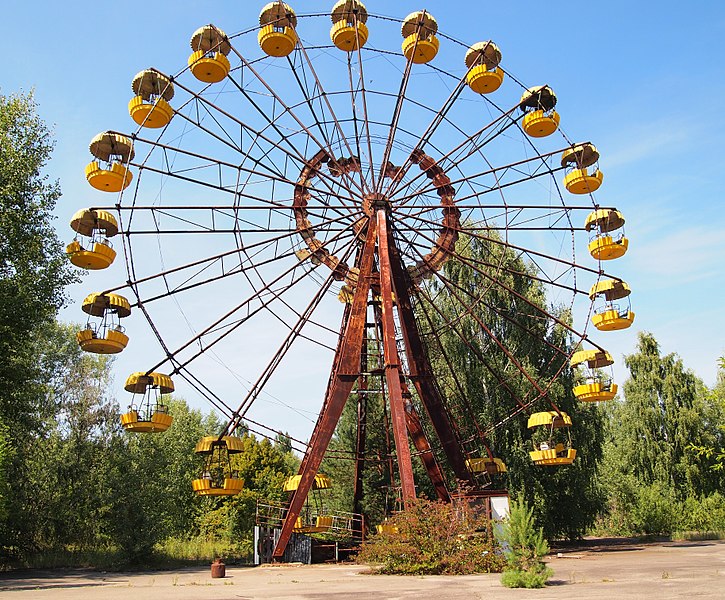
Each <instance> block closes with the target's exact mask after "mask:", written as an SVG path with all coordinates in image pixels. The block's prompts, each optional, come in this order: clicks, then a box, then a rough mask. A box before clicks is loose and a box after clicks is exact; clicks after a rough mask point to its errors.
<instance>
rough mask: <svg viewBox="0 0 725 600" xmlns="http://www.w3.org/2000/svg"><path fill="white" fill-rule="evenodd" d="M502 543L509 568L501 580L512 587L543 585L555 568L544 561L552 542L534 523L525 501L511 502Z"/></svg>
mask: <svg viewBox="0 0 725 600" xmlns="http://www.w3.org/2000/svg"><path fill="white" fill-rule="evenodd" d="M500 542H501V546H502V547H503V549H504V556H505V557H506V568H505V569H504V571H503V574H502V575H501V583H502V584H503V585H505V586H506V587H510V588H541V587H544V585H546V581H547V579H548V578H549V577H551V574H552V573H553V571H552V570H551V569H550V568H549V567H547V566H546V564H545V563H544V560H543V559H544V557H545V556H546V555H547V554H548V553H549V544H547V542H546V540H545V539H544V532H543V530H542V529H541V528H540V527H536V525H535V523H534V515H533V511H532V510H531V509H530V508H529V507H528V506H526V503H525V502H523V501H518V502H517V501H514V502H512V503H511V513H510V515H509V518H508V519H506V520H505V521H504V522H503V525H502V527H501V534H500Z"/></svg>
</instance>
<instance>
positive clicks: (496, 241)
mask: <svg viewBox="0 0 725 600" xmlns="http://www.w3.org/2000/svg"><path fill="white" fill-rule="evenodd" d="M415 218H416V219H417V220H419V221H422V222H425V223H428V224H430V225H431V226H433V225H436V226H439V225H440V224H439V223H438V222H437V221H432V220H427V219H422V218H420V217H415ZM410 229H411V230H413V231H416V232H420V231H421V229H420V228H415V227H412V226H411V227H410ZM491 229H494V230H496V231H498V230H504V231H505V230H506V228H505V227H487V228H468V227H467V226H463V227H462V228H461V230H460V233H461V234H463V235H467V236H470V237H473V238H476V239H480V240H484V241H487V242H493V243H494V244H498V245H499V246H506V247H508V248H511V249H512V250H516V251H517V252H519V253H520V254H527V255H528V254H530V255H533V256H539V257H541V258H544V259H546V260H550V261H552V262H558V263H561V264H565V265H568V266H570V267H572V268H575V269H579V270H582V271H586V272H587V273H592V274H593V275H599V276H603V277H611V278H613V279H619V277H617V276H616V275H610V274H608V273H605V272H604V271H602V270H600V269H593V268H592V267H587V266H585V265H582V264H579V263H575V262H572V261H569V260H565V259H563V258H558V257H556V256H551V255H549V254H544V253H543V252H537V251H535V250H529V249H527V248H524V247H522V246H516V245H514V244H511V243H509V242H507V241H505V240H500V239H496V238H491V237H487V236H485V235H482V234H480V233H475V232H476V231H485V230H491ZM421 237H423V236H422V235H421ZM547 281H548V280H547ZM549 283H553V282H549Z"/></svg>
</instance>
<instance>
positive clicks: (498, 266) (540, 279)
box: [406, 230, 589, 296]
mask: <svg viewBox="0 0 725 600" xmlns="http://www.w3.org/2000/svg"><path fill="white" fill-rule="evenodd" d="M417 231H418V232H420V230H417ZM421 237H423V238H426V236H425V235H423V234H421ZM411 246H412V244H411ZM416 253H417V254H418V255H419V256H420V255H421V254H422V253H421V252H420V250H418V249H417V248H416ZM406 256H409V255H408V254H406ZM458 256H460V255H459V254H458V253H455V255H454V258H457V257H458ZM469 260H471V261H472V262H475V263H476V264H477V265H481V266H483V267H491V268H493V269H500V270H503V271H505V272H506V273H511V274H512V275H520V276H522V277H528V278H529V279H533V280H534V281H538V282H540V283H545V284H549V285H553V286H554V287H558V288H560V289H563V290H567V291H569V292H573V293H576V294H583V295H585V296H588V295H589V292H587V291H585V290H580V289H578V288H575V287H571V286H568V285H564V284H563V283H558V282H556V281H552V280H550V279H544V278H543V277H538V276H536V275H531V274H528V273H524V272H523V271H515V270H514V269H511V268H509V267H505V266H502V264H496V263H490V262H486V261H483V260H480V259H469Z"/></svg>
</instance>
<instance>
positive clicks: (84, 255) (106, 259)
mask: <svg viewBox="0 0 725 600" xmlns="http://www.w3.org/2000/svg"><path fill="white" fill-rule="evenodd" d="M70 226H71V229H73V231H75V232H76V236H75V239H74V240H73V241H72V242H71V243H70V244H68V246H66V249H65V251H66V254H67V255H68V258H69V259H70V261H71V263H73V264H74V265H75V266H76V267H81V268H82V269H89V270H98V269H106V268H108V267H109V266H111V264H112V263H113V261H114V260H115V258H116V251H115V250H114V249H113V244H111V241H110V240H109V239H108V238H110V237H113V236H115V235H116V234H117V233H118V222H117V221H116V218H115V217H114V216H113V215H112V214H111V213H109V212H108V211H105V210H92V209H90V208H84V209H82V210H79V211H78V212H77V213H75V214H74V215H73V218H72V219H71V221H70Z"/></svg>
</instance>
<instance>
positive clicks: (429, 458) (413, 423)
mask: <svg viewBox="0 0 725 600" xmlns="http://www.w3.org/2000/svg"><path fill="white" fill-rule="evenodd" d="M401 385H402V387H403V398H404V400H405V424H406V427H407V429H408V435H409V436H410V439H411V441H412V442H413V445H414V446H415V449H416V450H417V454H418V456H419V457H420V460H421V462H422V463H423V467H424V468H425V470H426V473H428V478H429V479H430V481H431V483H432V484H433V488H434V489H435V491H436V495H437V496H438V499H439V500H441V501H443V502H450V501H451V494H450V492H449V491H448V486H447V485H446V479H445V476H444V475H443V470H442V469H441V467H440V465H439V464H438V460H437V459H436V457H435V454H433V448H431V445H430V442H429V441H428V438H427V436H426V435H425V430H424V429H423V425H422V423H421V421H420V416H419V415H418V411H417V410H415V407H414V406H413V402H412V400H411V398H410V391H409V390H408V387H407V386H406V385H405V384H404V383H403V382H402V381H401Z"/></svg>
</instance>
